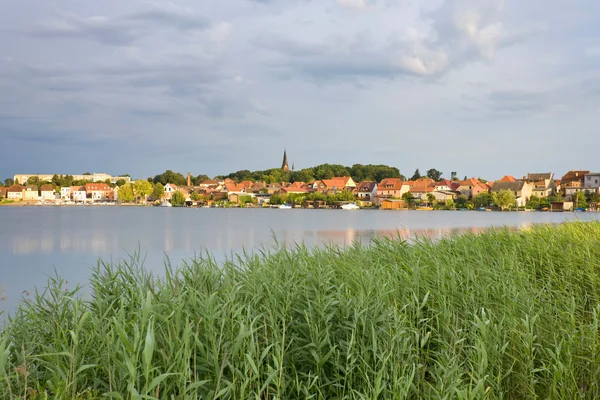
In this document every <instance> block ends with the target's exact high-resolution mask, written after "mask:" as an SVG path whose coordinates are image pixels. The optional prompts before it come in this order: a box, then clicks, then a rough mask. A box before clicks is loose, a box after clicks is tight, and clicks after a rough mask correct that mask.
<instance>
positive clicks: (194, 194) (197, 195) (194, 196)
mask: <svg viewBox="0 0 600 400" xmlns="http://www.w3.org/2000/svg"><path fill="white" fill-rule="evenodd" d="M190 198H191V199H192V200H194V201H198V200H200V195H199V194H198V193H196V192H193V193H192V194H191V195H190Z"/></svg>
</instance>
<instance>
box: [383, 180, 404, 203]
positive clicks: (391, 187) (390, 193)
mask: <svg viewBox="0 0 600 400" xmlns="http://www.w3.org/2000/svg"><path fill="white" fill-rule="evenodd" d="M401 190H402V179H400V178H385V179H383V180H382V181H381V182H379V184H378V185H377V197H378V198H380V199H385V198H391V197H398V198H400V196H402V193H400V192H401Z"/></svg>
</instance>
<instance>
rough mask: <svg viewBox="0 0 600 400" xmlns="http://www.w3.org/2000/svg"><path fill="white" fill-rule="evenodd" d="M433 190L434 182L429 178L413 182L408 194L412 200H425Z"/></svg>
mask: <svg viewBox="0 0 600 400" xmlns="http://www.w3.org/2000/svg"><path fill="white" fill-rule="evenodd" d="M434 190H435V181H434V180H433V179H431V178H427V177H425V178H420V179H417V180H415V181H414V182H413V184H412V185H411V186H410V189H409V192H410V193H411V194H412V197H413V198H414V199H421V200H427V199H428V196H427V195H428V194H429V193H432V192H433V191H434Z"/></svg>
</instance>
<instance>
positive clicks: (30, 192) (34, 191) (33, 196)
mask: <svg viewBox="0 0 600 400" xmlns="http://www.w3.org/2000/svg"><path fill="white" fill-rule="evenodd" d="M23 195H24V200H39V198H40V192H39V191H38V187H37V186H36V185H27V186H26V187H25V192H23Z"/></svg>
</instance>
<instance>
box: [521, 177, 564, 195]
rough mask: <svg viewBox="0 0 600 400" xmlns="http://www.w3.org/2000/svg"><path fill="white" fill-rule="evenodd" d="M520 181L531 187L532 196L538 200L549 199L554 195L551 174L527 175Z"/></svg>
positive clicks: (554, 189) (554, 186) (554, 187)
mask: <svg viewBox="0 0 600 400" xmlns="http://www.w3.org/2000/svg"><path fill="white" fill-rule="evenodd" d="M522 180H524V181H526V182H529V183H531V184H532V185H533V194H534V195H535V196H537V197H539V198H545V197H549V196H552V195H554V194H555V193H556V185H555V183H554V176H553V174H552V172H543V173H533V174H532V173H528V174H527V176H526V177H523V179H522Z"/></svg>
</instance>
